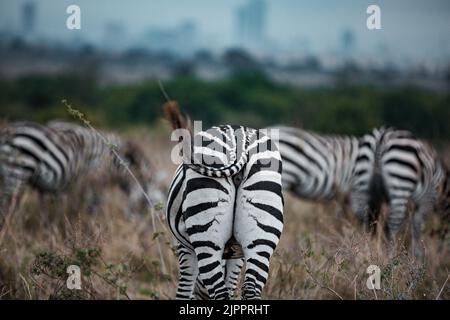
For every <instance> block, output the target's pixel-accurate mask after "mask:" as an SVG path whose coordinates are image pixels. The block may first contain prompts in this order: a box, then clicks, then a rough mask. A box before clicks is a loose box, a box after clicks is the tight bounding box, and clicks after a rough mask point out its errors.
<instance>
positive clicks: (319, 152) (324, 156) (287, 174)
mask: <svg viewBox="0 0 450 320" xmlns="http://www.w3.org/2000/svg"><path fill="white" fill-rule="evenodd" d="M273 128H275V129H279V137H278V141H279V142H278V144H279V150H280V154H281V158H282V159H283V174H282V181H283V188H284V189H285V190H289V191H292V192H293V193H294V194H296V195H297V196H299V197H301V198H304V199H310V200H332V199H336V198H340V197H342V196H347V195H348V196H349V198H350V204H351V208H352V211H353V212H354V213H355V214H356V216H357V217H358V218H359V219H360V220H361V221H362V222H363V224H364V225H366V226H369V225H372V227H373V222H374V220H376V217H375V214H376V211H377V208H376V207H377V205H378V203H377V202H378V201H377V199H373V198H371V197H370V194H371V190H372V189H373V188H374V187H375V186H374V183H376V182H377V181H376V180H374V179H372V178H373V176H374V164H375V150H376V146H377V144H378V140H379V139H380V137H381V134H382V132H383V129H374V130H373V131H372V133H370V134H366V135H364V136H362V137H360V138H357V137H352V136H333V135H320V134H317V133H314V132H310V131H306V130H302V129H297V128H291V127H273Z"/></svg>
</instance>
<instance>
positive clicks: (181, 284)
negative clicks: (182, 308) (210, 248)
mask: <svg viewBox="0 0 450 320" xmlns="http://www.w3.org/2000/svg"><path fill="white" fill-rule="evenodd" d="M178 262H179V267H180V270H179V280H178V289H177V294H176V299H180V300H190V299H193V297H194V285H195V283H196V281H197V277H198V268H197V257H196V256H195V253H194V252H193V251H192V250H190V249H188V248H186V247H184V246H183V245H181V244H180V245H179V246H178Z"/></svg>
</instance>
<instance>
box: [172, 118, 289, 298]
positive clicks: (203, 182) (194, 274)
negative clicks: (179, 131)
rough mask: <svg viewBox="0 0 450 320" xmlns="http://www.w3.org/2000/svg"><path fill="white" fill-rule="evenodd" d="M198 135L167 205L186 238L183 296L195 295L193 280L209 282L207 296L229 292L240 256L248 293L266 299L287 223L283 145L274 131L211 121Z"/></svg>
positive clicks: (182, 242) (182, 246)
mask: <svg viewBox="0 0 450 320" xmlns="http://www.w3.org/2000/svg"><path fill="white" fill-rule="evenodd" d="M199 137H203V138H204V139H200V138H199ZM193 141H194V147H193V148H192V151H193V152H192V154H191V157H190V159H191V160H189V161H187V162H186V163H184V164H182V165H180V166H179V168H178V169H177V171H176V173H175V177H174V179H173V182H172V185H171V188H170V192H169V199H168V205H167V221H168V223H169V226H170V229H171V231H172V233H173V234H174V236H175V238H176V239H177V240H178V242H179V244H180V246H179V262H180V279H179V286H178V291H177V298H185V299H190V298H193V297H194V288H195V287H197V288H200V289H195V291H200V292H201V291H203V292H204V291H205V290H201V287H204V288H206V289H207V290H206V291H207V293H208V297H209V298H213V299H227V298H229V297H230V291H231V290H232V289H233V288H232V287H233V286H235V283H236V282H237V279H238V275H239V270H240V268H241V266H240V265H241V264H242V263H241V262H239V261H240V260H239V258H240V257H242V256H243V257H244V258H245V262H246V269H245V279H244V286H243V289H242V297H243V298H245V299H257V298H260V296H261V292H262V289H263V287H264V284H265V282H266V280H267V277H268V272H269V260H270V257H271V255H272V253H273V251H274V250H275V248H276V246H277V244H278V241H279V238H280V235H281V231H282V229H283V196H282V193H281V169H282V168H281V158H280V154H279V152H278V149H277V147H276V145H275V144H274V143H273V142H272V141H271V140H270V139H269V138H268V136H266V135H264V134H262V133H261V132H259V131H256V130H254V129H249V128H245V127H239V126H221V127H213V128H212V129H210V130H208V131H206V132H201V133H199V134H197V135H196V136H195V137H194V139H193ZM236 247H238V248H239V250H235V248H236ZM230 252H231V253H230ZM224 259H225V260H227V261H226V262H225V263H224V262H223V260H224ZM233 264H234V265H233ZM225 266H227V267H226V268H225ZM226 270H229V271H228V272H226ZM197 297H198V296H197Z"/></svg>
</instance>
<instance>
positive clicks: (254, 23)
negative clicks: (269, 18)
mask: <svg viewBox="0 0 450 320" xmlns="http://www.w3.org/2000/svg"><path fill="white" fill-rule="evenodd" d="M266 12H267V8H266V2H265V1H264V0H249V1H248V2H247V3H246V4H244V5H242V6H240V7H239V8H237V10H236V13H235V20H236V21H235V23H236V32H237V40H238V44H239V45H240V46H242V47H245V48H249V49H255V48H259V47H261V46H262V45H263V43H264V41H265V40H266V39H265V28H266Z"/></svg>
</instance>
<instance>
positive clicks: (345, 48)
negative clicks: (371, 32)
mask: <svg viewBox="0 0 450 320" xmlns="http://www.w3.org/2000/svg"><path fill="white" fill-rule="evenodd" d="M355 42H356V41H355V34H354V32H353V31H352V30H351V29H345V30H344V31H343V32H342V36H341V43H342V52H343V54H344V56H345V57H346V58H349V57H350V56H352V54H353V53H354V50H355Z"/></svg>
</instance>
